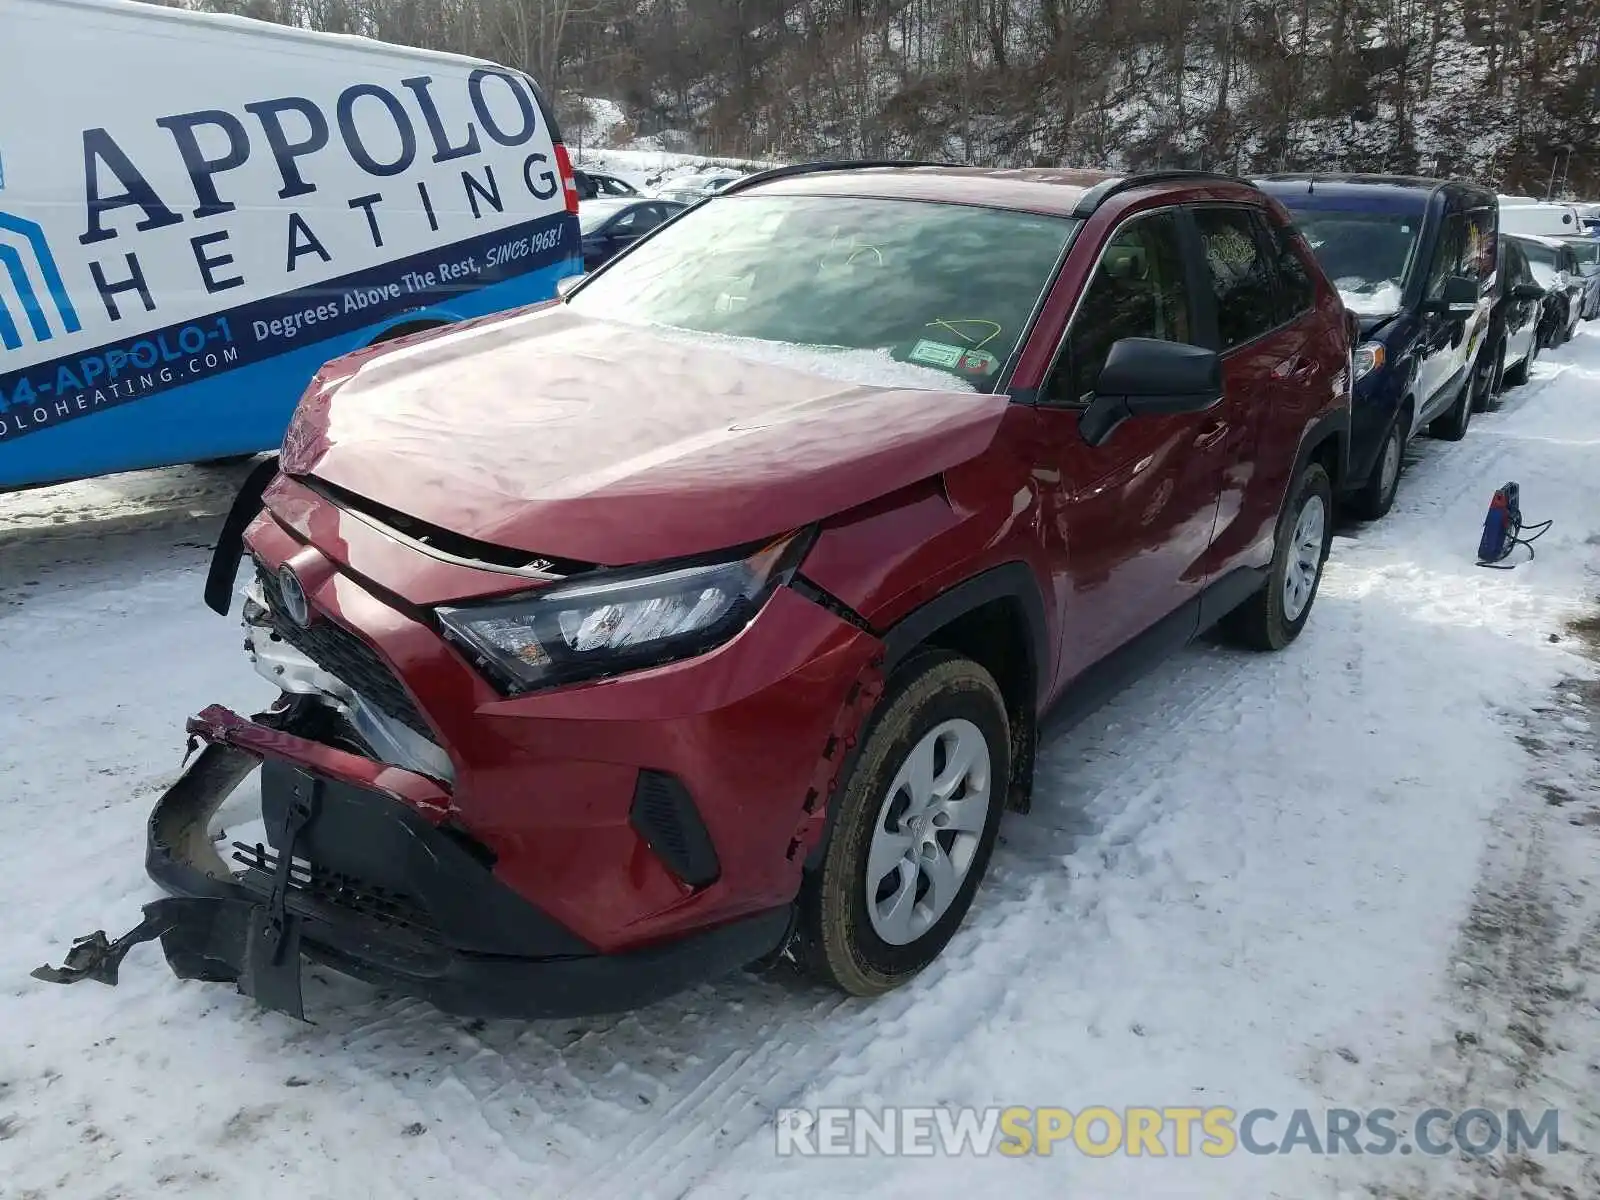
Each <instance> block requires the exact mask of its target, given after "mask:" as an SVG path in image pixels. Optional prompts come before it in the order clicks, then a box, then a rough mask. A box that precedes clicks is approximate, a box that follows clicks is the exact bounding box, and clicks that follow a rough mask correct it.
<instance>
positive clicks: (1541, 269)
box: [1528, 254, 1557, 288]
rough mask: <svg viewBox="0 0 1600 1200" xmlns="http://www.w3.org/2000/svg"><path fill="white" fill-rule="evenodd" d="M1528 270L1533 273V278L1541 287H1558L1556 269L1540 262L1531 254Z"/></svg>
mask: <svg viewBox="0 0 1600 1200" xmlns="http://www.w3.org/2000/svg"><path fill="white" fill-rule="evenodd" d="M1528 268H1529V269H1530V270H1531V271H1532V272H1533V277H1534V279H1536V280H1537V281H1538V283H1539V286H1540V287H1545V288H1553V287H1555V286H1556V275H1557V272H1556V269H1555V268H1554V267H1553V266H1551V265H1550V264H1549V263H1545V262H1540V261H1539V260H1538V259H1536V258H1534V257H1533V256H1532V255H1531V254H1530V255H1529V256H1528Z"/></svg>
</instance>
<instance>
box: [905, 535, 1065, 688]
mask: <svg viewBox="0 0 1600 1200" xmlns="http://www.w3.org/2000/svg"><path fill="white" fill-rule="evenodd" d="M995 600H1016V601H1017V602H1018V603H1019V604H1020V605H1021V606H1022V612H1023V616H1024V618H1025V621H1026V626H1027V628H1026V631H1025V632H1026V634H1027V636H1026V638H1025V639H1024V642H1025V644H1026V646H1027V650H1028V669H1029V673H1030V674H1031V675H1032V677H1033V684H1034V693H1035V697H1034V701H1035V704H1036V705H1037V703H1038V690H1039V688H1040V686H1041V685H1040V681H1041V680H1042V679H1046V678H1048V676H1049V674H1050V671H1049V668H1050V666H1051V665H1052V663H1053V661H1054V657H1053V655H1052V654H1051V650H1050V636H1049V633H1048V629H1049V626H1048V624H1047V623H1046V621H1045V617H1044V597H1043V595H1042V594H1041V593H1040V591H1039V581H1038V580H1037V579H1035V578H1034V574H1033V571H1032V570H1031V569H1030V568H1029V567H1028V564H1027V563H1024V562H1007V563H1001V564H1000V565H999V566H997V567H991V568H989V569H988V570H987V571H984V572H982V573H981V574H978V575H974V576H972V577H971V578H970V579H966V580H963V581H962V582H961V583H958V584H956V585H955V586H954V587H952V588H949V589H947V590H946V591H943V592H940V593H939V595H937V596H935V597H934V598H933V599H932V600H929V601H928V602H927V603H926V604H924V605H923V606H922V607H921V608H918V609H914V610H913V611H911V612H909V613H907V614H906V615H905V616H903V617H901V618H900V620H899V621H897V622H895V624H894V625H892V626H891V627H890V628H889V629H887V630H886V631H885V632H884V634H883V642H884V646H885V654H884V671H885V673H887V672H890V671H893V670H894V668H895V667H896V666H898V665H899V664H900V663H901V662H903V661H904V660H905V658H906V656H907V655H908V654H910V653H911V651H912V650H914V649H916V647H918V646H919V645H921V644H922V643H923V642H925V641H926V640H927V639H928V637H929V636H930V635H931V634H933V633H935V632H936V631H937V630H939V629H940V628H942V627H943V626H945V625H948V624H949V623H950V622H951V621H953V620H955V619H956V618H957V617H960V616H964V615H966V614H967V613H969V612H972V611H974V610H975V609H978V608H981V607H983V606H984V605H985V604H989V603H991V602H993V601H995Z"/></svg>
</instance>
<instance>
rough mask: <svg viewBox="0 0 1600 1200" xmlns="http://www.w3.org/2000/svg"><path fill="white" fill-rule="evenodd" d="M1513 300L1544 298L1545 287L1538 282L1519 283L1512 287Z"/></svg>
mask: <svg viewBox="0 0 1600 1200" xmlns="http://www.w3.org/2000/svg"><path fill="white" fill-rule="evenodd" d="M1511 298H1512V299H1513V300H1543V299H1544V289H1543V288H1542V287H1540V286H1539V285H1538V284H1537V283H1519V284H1517V285H1516V286H1515V287H1513V288H1512V289H1511Z"/></svg>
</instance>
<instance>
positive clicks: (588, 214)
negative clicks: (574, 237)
mask: <svg viewBox="0 0 1600 1200" xmlns="http://www.w3.org/2000/svg"><path fill="white" fill-rule="evenodd" d="M629 203H630V201H626V200H624V201H622V202H620V203H619V202H617V201H615V200H613V201H610V202H609V203H608V202H607V201H604V200H586V201H584V202H583V203H582V204H580V205H578V229H579V230H580V231H581V232H583V233H586V234H588V233H593V232H594V231H595V230H596V229H599V228H600V226H602V225H604V224H605V223H606V222H607V221H609V220H610V219H611V218H612V217H614V216H616V215H617V214H618V213H619V212H621V211H622V210H623V209H624V208H626V207H628V204H629Z"/></svg>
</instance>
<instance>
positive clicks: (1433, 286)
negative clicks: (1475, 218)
mask: <svg viewBox="0 0 1600 1200" xmlns="http://www.w3.org/2000/svg"><path fill="white" fill-rule="evenodd" d="M1468 259H1469V256H1468V251H1467V219H1466V218H1465V217H1463V216H1462V215H1461V214H1460V213H1451V214H1450V215H1449V216H1448V217H1446V218H1445V219H1444V228H1443V229H1441V230H1440V231H1439V245H1438V247H1437V248H1436V249H1435V250H1434V252H1433V265H1432V266H1431V267H1429V268H1428V292H1427V295H1428V299H1430V300H1437V299H1439V297H1440V296H1442V295H1444V281H1445V280H1446V279H1449V278H1450V276H1452V275H1461V274H1465V273H1466V271H1467V270H1468V269H1469V268H1468Z"/></svg>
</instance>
